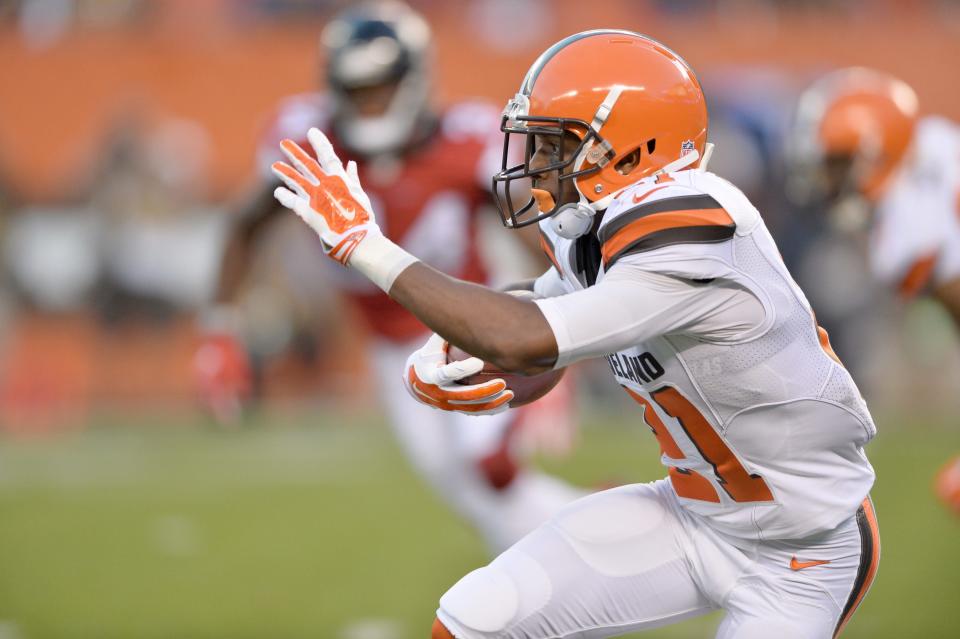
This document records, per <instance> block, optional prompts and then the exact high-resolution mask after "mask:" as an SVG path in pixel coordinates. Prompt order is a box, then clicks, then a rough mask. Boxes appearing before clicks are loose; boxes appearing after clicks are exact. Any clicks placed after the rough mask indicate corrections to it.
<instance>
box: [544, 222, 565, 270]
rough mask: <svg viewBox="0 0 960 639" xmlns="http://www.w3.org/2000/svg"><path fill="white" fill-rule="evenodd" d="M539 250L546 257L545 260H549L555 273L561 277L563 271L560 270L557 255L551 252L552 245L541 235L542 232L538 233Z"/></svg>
mask: <svg viewBox="0 0 960 639" xmlns="http://www.w3.org/2000/svg"><path fill="white" fill-rule="evenodd" d="M540 249H541V250H542V251H543V254H544V255H546V256H547V259H548V260H550V263H551V264H553V268H555V269H557V273H559V274H560V275H561V276H562V275H563V270H562V269H561V268H560V262H559V260H557V255H556V253H554V251H553V244H551V243H550V240H549V239H548V238H547V236H546V235H544V234H543V231H540Z"/></svg>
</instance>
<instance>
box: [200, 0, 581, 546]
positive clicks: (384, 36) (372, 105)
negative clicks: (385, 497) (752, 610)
mask: <svg viewBox="0 0 960 639" xmlns="http://www.w3.org/2000/svg"><path fill="white" fill-rule="evenodd" d="M322 46H323V47H324V49H325V50H326V54H327V67H326V77H327V81H328V85H329V93H328V94H327V95H320V94H314V95H302V96H296V97H293V98H290V99H288V100H287V101H285V102H284V103H283V105H282V107H281V109H280V112H279V114H278V116H277V118H276V120H275V122H274V124H273V126H272V127H271V129H270V130H269V131H268V134H267V136H266V139H265V141H264V143H263V145H262V148H261V152H260V155H261V157H260V159H261V161H263V162H264V164H265V167H266V168H267V171H268V173H269V166H270V163H271V162H272V161H273V160H275V159H278V158H279V157H280V152H279V148H278V143H279V142H280V140H281V139H283V138H284V137H288V136H300V135H302V134H303V132H304V131H305V130H306V129H307V128H308V127H310V126H316V127H320V128H322V129H324V130H325V131H327V132H328V133H329V135H330V138H331V139H332V140H334V143H335V144H336V146H337V149H338V151H339V152H341V153H343V155H344V157H346V158H351V159H352V162H351V165H350V166H351V167H353V168H352V170H354V171H355V172H356V173H357V174H358V175H359V176H361V177H362V179H364V181H365V182H366V183H367V184H369V185H370V190H369V191H368V194H369V197H370V200H371V202H372V203H373V204H372V206H373V207H374V209H375V210H376V211H377V214H378V216H379V219H380V220H381V221H382V223H383V230H384V232H385V233H386V234H387V235H388V236H389V237H390V238H392V239H393V240H394V241H396V242H397V243H398V244H400V245H402V246H404V247H406V248H408V249H409V250H411V251H415V252H417V253H418V254H420V255H423V256H424V259H425V260H426V261H427V262H429V263H430V264H432V265H433V266H435V267H436V268H438V269H440V270H442V271H445V272H449V273H452V274H454V275H456V276H458V277H462V278H464V279H467V280H471V281H484V278H485V276H486V273H485V267H484V265H483V263H482V262H481V258H480V255H479V250H478V240H477V235H476V234H477V228H476V223H477V222H478V214H479V212H480V211H481V207H483V206H484V205H489V204H488V203H489V201H490V190H489V181H488V177H489V172H490V171H489V169H485V167H489V166H490V158H491V155H490V153H491V152H492V153H493V155H492V157H493V161H494V162H498V161H499V151H500V148H499V131H498V129H497V122H498V117H499V116H498V113H497V112H496V110H495V109H492V108H491V107H489V106H488V105H485V104H480V103H461V104H457V105H455V106H453V107H451V108H449V109H447V110H446V111H445V112H443V113H437V112H435V111H434V110H433V109H432V108H431V106H430V104H429V89H430V86H429V85H430V76H429V69H428V53H429V46H430V33H429V29H428V26H427V24H426V23H425V22H424V21H423V20H422V19H421V17H420V16H419V15H417V14H416V13H414V12H413V11H411V10H410V9H409V8H408V7H406V6H405V5H402V4H399V3H394V2H374V3H369V4H364V5H362V6H360V7H354V8H351V9H348V10H347V11H345V12H344V13H342V14H340V15H338V16H337V17H335V18H334V19H333V20H332V21H331V22H330V23H329V24H328V26H327V27H326V28H325V30H324V32H323V34H322ZM491 138H495V139H496V147H495V148H492V149H491V148H490V146H489V143H490V141H491ZM270 178H271V179H270V180H269V181H268V182H267V183H265V184H264V186H263V190H262V193H261V195H260V196H259V197H258V198H256V201H255V202H254V203H253V206H252V207H251V210H250V211H248V212H247V214H246V215H245V216H244V217H243V219H241V220H240V222H239V224H238V225H237V227H236V228H235V230H234V231H233V234H232V237H231V239H230V242H229V244H228V248H227V251H226V254H225V257H224V263H223V270H222V276H221V286H220V291H219V302H220V303H221V305H222V306H221V308H220V309H217V310H216V311H215V312H212V313H211V314H210V316H211V322H210V326H211V328H210V332H209V335H208V338H207V340H206V342H205V344H204V345H203V346H202V348H201V351H200V353H198V357H197V364H198V372H199V373H200V380H201V384H202V387H203V390H204V392H205V395H206V397H207V399H208V402H209V404H210V406H211V408H212V409H213V410H214V411H215V412H217V413H219V414H221V415H222V416H224V417H230V416H231V415H232V414H233V413H235V412H236V411H237V410H238V408H239V406H240V405H241V404H242V403H243V401H245V399H246V398H247V397H248V396H249V394H250V392H251V389H252V386H251V375H250V367H249V363H248V362H249V360H248V358H247V355H246V352H245V350H244V347H243V345H242V344H241V343H240V341H239V340H238V338H237V337H236V333H235V332H234V331H232V330H223V328H227V329H229V327H230V322H229V321H224V320H223V319H222V318H224V316H226V317H227V318H229V316H230V315H233V314H234V313H235V312H234V311H231V310H230V308H231V306H230V304H231V302H233V301H234V300H235V299H236V297H237V293H238V289H239V288H240V283H241V281H242V278H243V275H244V273H245V269H246V266H247V263H248V261H249V259H248V258H249V255H250V252H251V250H252V244H253V242H254V241H255V239H256V238H257V237H258V236H259V235H261V234H262V232H263V230H264V229H265V228H266V226H267V224H269V223H270V222H272V221H274V220H276V219H277V218H278V217H279V216H278V215H277V214H278V213H279V212H280V211H282V210H283V209H282V207H280V206H279V204H278V203H277V202H276V201H275V200H274V199H273V196H272V194H273V190H274V188H275V187H276V186H277V183H276V182H275V181H274V180H273V176H272V175H270ZM486 213H488V214H491V213H492V211H489V209H487V210H486ZM318 251H319V248H318ZM325 275H326V276H327V277H328V279H329V281H330V283H331V284H332V285H333V286H336V287H337V288H339V289H340V290H341V291H342V292H343V293H344V294H345V295H346V296H347V297H348V298H349V299H350V301H352V302H353V303H354V304H355V305H356V306H357V307H358V308H359V310H360V312H361V314H362V315H363V317H364V318H365V319H366V321H367V323H368V324H369V328H370V330H371V332H372V334H373V340H372V342H373V343H372V345H371V347H370V352H369V353H368V355H369V358H370V364H371V370H372V371H373V372H374V374H375V375H376V382H377V387H378V389H379V392H380V394H381V399H382V403H383V405H384V407H385V409H386V411H387V412H388V416H389V419H390V422H391V424H392V426H393V428H394V430H395V432H396V434H397V436H398V438H399V440H400V442H401V444H402V446H403V448H404V450H405V452H406V453H407V455H408V457H409V458H410V460H411V461H412V463H413V464H414V466H415V467H416V468H417V470H418V471H419V472H420V473H421V475H422V476H423V477H424V478H425V479H426V480H427V481H428V483H429V484H430V485H431V486H432V487H433V488H434V489H435V490H436V491H437V492H438V493H440V495H441V496H442V497H443V498H444V499H445V501H446V502H447V503H448V504H449V505H450V506H451V507H452V508H454V509H455V510H456V511H458V512H459V513H460V514H461V515H463V516H464V517H465V518H466V519H467V520H469V521H470V522H471V523H472V524H473V525H474V526H475V527H476V528H478V529H479V530H480V532H481V534H482V535H483V537H484V539H485V541H486V542H487V543H488V545H489V546H490V547H491V548H492V549H494V550H501V549H503V548H505V547H506V546H508V545H509V544H510V543H512V542H513V541H515V540H516V539H518V538H519V537H520V536H522V535H523V534H525V533H527V532H528V531H530V530H531V529H532V528H533V527H534V526H536V525H537V524H539V523H540V522H542V521H543V520H544V519H546V518H547V517H548V516H549V515H551V514H552V513H554V512H555V511H556V510H557V509H558V508H559V507H560V506H561V505H563V504H565V503H567V502H569V501H571V500H572V499H574V498H576V497H578V496H580V494H581V492H580V491H579V490H576V489H573V488H572V487H570V486H568V485H566V484H564V483H562V482H560V481H558V480H555V479H553V478H551V477H548V476H546V475H543V474H541V473H539V472H536V471H534V470H532V469H526V468H522V467H521V465H520V463H519V461H518V460H517V458H516V456H515V455H514V451H513V450H512V446H511V444H512V440H511V435H512V434H513V432H514V431H515V430H516V428H517V427H518V425H519V422H520V421H521V420H522V419H523V418H524V413H525V410H524V409H520V410H517V411H511V412H509V413H506V414H503V415H497V416H490V417H483V418H480V419H471V418H470V417H468V416H466V415H462V414H459V413H449V412H440V411H434V410H432V409H431V408H429V407H427V406H424V405H422V404H418V403H416V402H413V401H412V400H411V399H410V398H409V397H408V396H407V394H406V392H405V391H404V387H403V384H402V380H401V379H400V375H399V371H400V370H401V369H402V367H403V362H404V361H405V359H406V357H407V355H408V354H409V353H410V351H411V350H413V349H414V348H415V347H416V346H419V345H420V344H421V343H422V342H423V340H424V339H425V331H426V329H425V327H424V326H423V325H422V324H421V323H420V322H419V321H418V320H417V319H416V318H415V317H414V316H412V315H411V314H409V313H408V312H407V311H406V310H404V309H403V308H402V307H401V306H400V305H399V304H397V303H396V302H394V301H392V300H390V298H389V297H387V296H386V295H385V294H384V293H383V292H381V291H380V290H379V289H378V288H376V287H375V286H373V285H371V284H370V283H369V282H368V281H367V280H366V279H365V278H363V277H359V276H357V274H355V273H351V272H349V271H346V270H344V269H341V268H339V267H337V266H336V265H333V264H331V269H330V273H327V274H325ZM224 306H225V307H226V309H227V311H226V312H224V311H223V310H222V309H223V307H224Z"/></svg>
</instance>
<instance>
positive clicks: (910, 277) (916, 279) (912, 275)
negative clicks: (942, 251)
mask: <svg viewBox="0 0 960 639" xmlns="http://www.w3.org/2000/svg"><path fill="white" fill-rule="evenodd" d="M938 256H939V255H938V254H937V253H936V252H933V253H930V254H929V255H924V256H923V257H921V258H919V259H918V260H917V261H916V262H914V263H913V265H912V266H910V270H908V271H907V274H906V275H904V277H903V279H902V280H901V281H900V289H899V292H900V296H901V297H903V298H904V299H910V298H912V297H915V296H916V295H917V293H919V292H920V291H922V290H923V287H925V286H926V285H927V283H928V282H929V281H930V277H931V276H932V275H933V267H934V266H936V265H937V257H938Z"/></svg>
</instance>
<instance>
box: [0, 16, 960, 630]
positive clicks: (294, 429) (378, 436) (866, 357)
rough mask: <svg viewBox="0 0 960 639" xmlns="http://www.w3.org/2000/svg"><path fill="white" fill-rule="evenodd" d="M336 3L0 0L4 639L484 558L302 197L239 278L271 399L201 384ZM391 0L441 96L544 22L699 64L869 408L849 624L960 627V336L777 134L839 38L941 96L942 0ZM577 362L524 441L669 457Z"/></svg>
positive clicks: (486, 92)
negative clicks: (422, 37)
mask: <svg viewBox="0 0 960 639" xmlns="http://www.w3.org/2000/svg"><path fill="white" fill-rule="evenodd" d="M344 4H346V3H343V2H332V1H323V0H315V1H306V0H203V1H200V2H188V1H187V0H167V1H164V2H160V1H159V0H152V1H151V0H20V1H4V0H0V260H2V265H3V269H2V271H0V639H27V638H29V639H34V638H43V637H51V638H52V637H103V638H107V637H117V638H120V637H158V638H159V637H185V638H193V637H210V638H216V637H251V638H252V637H332V638H337V639H400V638H407V637H409V638H415V637H424V636H426V633H427V632H428V631H427V628H428V627H429V623H430V621H431V620H432V613H433V609H434V607H435V603H436V600H437V598H438V596H439V595H440V594H441V593H442V592H443V591H444V590H445V588H446V587H448V586H449V585H450V584H452V583H453V581H455V580H456V579H457V578H459V576H461V575H462V574H463V573H465V572H466V571H468V570H469V569H471V568H473V567H476V566H478V565H480V564H481V563H483V562H484V560H485V554H484V551H483V548H482V547H481V545H480V543H479V541H478V539H477V538H476V537H475V535H474V534H473V533H472V532H471V531H470V530H469V529H467V528H466V527H465V526H464V525H462V524H461V523H460V522H458V521H457V520H455V519H454V517H453V516H452V515H451V514H449V512H447V511H446V510H444V509H443V508H441V507H440V505H439V503H438V502H437V501H436V500H435V499H434V498H433V497H431V496H430V495H429V494H428V493H427V492H426V491H425V490H423V489H422V488H421V487H419V486H418V485H417V483H418V480H417V479H416V478H415V476H414V475H413V473H412V471H410V470H409V469H408V468H407V466H406V465H405V464H404V462H403V460H402V457H401V455H400V454H399V451H398V449H397V447H396V445H395V444H394V443H393V441H392V439H391V438H390V437H389V434H388V432H387V429H386V426H385V422H384V419H383V417H382V416H381V415H380V413H379V412H378V411H377V410H376V408H375V407H371V403H370V402H369V400H368V399H367V396H368V393H369V388H370V381H369V376H368V374H367V371H366V370H365V369H364V364H363V360H362V358H361V357H358V356H357V353H358V352H360V351H361V350H362V347H363V344H364V340H365V336H364V331H363V328H362V326H359V325H358V323H357V322H356V321H353V318H354V316H353V315H352V314H351V310H350V308H348V307H346V306H344V305H342V304H338V303H337V300H336V299H334V298H333V296H332V295H331V294H326V295H325V294H324V286H323V282H322V281H321V279H320V278H319V276H318V274H317V271H316V270H314V269H312V268H311V264H314V261H315V260H316V259H317V257H316V252H315V251H314V250H312V247H311V246H310V245H309V242H305V241H304V236H303V234H302V233H297V231H296V229H293V232H292V233H290V232H287V229H281V230H279V231H278V232H277V233H275V234H274V235H273V236H272V237H271V238H269V241H268V242H265V243H264V246H262V247H261V250H260V251H259V255H258V257H257V267H256V271H255V277H254V278H253V282H252V283H251V285H250V286H249V287H248V290H247V293H246V295H245V300H246V301H245V306H246V307H247V308H248V309H249V310H250V311H251V315H252V317H253V320H252V322H253V324H254V329H255V330H253V333H254V339H253V346H254V348H255V350H256V352H257V353H258V354H259V355H260V356H262V359H263V361H264V362H265V369H264V374H263V380H264V394H265V398H266V401H265V402H264V403H263V405H262V406H261V407H259V408H258V410H257V411H256V413H255V414H254V415H252V416H251V418H250V419H249V420H248V422H247V423H245V424H244V425H243V426H242V427H240V428H237V429H223V428H220V427H216V426H214V425H213V423H212V422H210V421H209V420H208V419H207V418H206V416H205V415H204V414H202V413H201V412H200V411H199V410H198V409H197V407H196V397H195V393H194V389H193V385H192V384H193V378H192V375H191V373H190V366H191V358H192V357H193V353H194V350H195V348H196V340H197V335H196V329H195V322H194V319H195V314H196V313H197V312H198V311H199V310H200V309H202V308H203V307H204V306H205V304H207V302H208V300H209V297H210V295H211V291H212V287H213V283H214V279H215V276H216V268H217V260H218V259H219V255H220V251H221V249H222V243H223V240H224V234H225V229H226V228H227V224H228V223H229V217H230V214H231V211H234V210H235V209H236V204H237V202H238V201H239V200H240V199H242V198H243V196H244V195H245V193H246V192H247V191H248V190H249V189H250V188H251V187H252V185H253V183H254V180H255V175H256V158H255V157H254V155H255V148H256V144H257V139H258V136H259V134H260V131H261V130H262V128H263V127H264V125H265V121H266V119H267V118H268V117H269V115H270V113H271V112H272V110H273V109H274V108H275V106H276V104H277V102H278V101H279V100H280V99H281V98H282V97H284V96H286V95H289V94H293V93H302V92H307V91H314V90H317V88H318V87H319V86H321V73H320V69H321V65H320V62H321V61H320V59H319V58H318V46H317V36H318V33H319V30H320V29H321V28H322V26H323V24H324V22H325V19H326V17H327V16H329V15H330V14H331V13H332V12H334V11H336V10H338V9H340V8H342V7H343V6H344ZM411 4H412V5H413V6H414V7H415V8H416V9H418V10H420V11H422V12H423V13H424V14H425V15H426V17H427V18H428V20H429V21H430V23H431V25H432V27H433V29H434V33H435V36H436V54H435V64H436V70H437V87H436V89H437V96H438V99H439V101H440V102H441V103H443V102H446V101H451V100H456V99H461V98H466V97H482V98H488V99H490V100H492V101H494V102H496V103H497V104H500V103H502V102H503V101H504V100H505V99H506V97H507V96H510V95H512V94H513V93H514V92H515V90H516V86H517V85H518V83H519V80H520V78H521V77H522V74H523V72H524V71H525V70H526V68H527V66H528V65H529V64H530V62H531V61H532V60H533V59H534V57H535V56H536V55H537V54H538V53H539V52H540V51H541V50H542V49H543V48H545V47H546V46H548V45H549V44H551V43H552V42H553V41H554V40H556V39H558V38H559V37H561V36H563V35H566V34H568V33H571V32H574V31H579V30H582V29H586V28H593V27H601V26H603V27H609V26H615V27H622V28H628V29H634V30H637V31H641V32H644V33H648V34H650V35H652V36H654V37H656V38H658V39H660V40H662V41H663V42H665V43H666V44H668V45H669V46H671V47H673V48H675V49H677V50H678V51H679V52H681V54H682V55H684V56H685V57H686V58H687V60H688V61H689V62H690V63H691V64H692V65H693V67H694V68H695V69H697V70H698V73H699V75H700V78H701V80H702V81H703V82H704V84H705V86H706V89H707V94H708V98H709V99H710V100H711V139H712V141H713V142H715V143H716V144H717V147H718V148H717V152H716V154H715V156H714V164H712V168H713V169H714V170H715V171H717V172H718V173H720V174H721V175H725V176H726V177H728V178H729V179H731V180H732V181H733V182H734V183H736V184H737V185H738V186H740V187H741V188H742V189H743V190H745V191H746V192H747V193H748V194H749V195H750V196H751V198H752V199H754V201H755V202H757V203H758V206H759V207H760V209H761V211H762V212H763V213H764V216H765V218H766V219H767V223H768V225H769V226H770V227H771V229H772V230H773V231H774V234H775V235H776V236H777V239H778V242H779V243H780V246H781V248H782V250H783V253H784V256H785V259H786V260H787V261H788V263H789V265H790V266H791V268H792V270H793V272H794V273H795V275H796V276H797V278H798V279H799V280H800V281H801V284H802V285H803V286H804V289H805V290H806V291H807V293H808V295H809V296H810V298H811V301H812V303H813V305H814V308H815V309H816V310H817V314H818V318H819V319H820V322H821V323H822V324H824V325H825V326H827V328H828V329H829V330H830V332H831V336H832V337H833V341H834V345H835V347H836V350H837V351H838V353H839V354H840V356H841V357H842V358H843V359H844V360H845V362H846V363H847V365H848V367H850V368H853V369H854V370H855V375H856V376H857V378H858V381H859V383H860V385H861V389H862V390H863V391H864V393H865V395H866V396H867V399H868V401H869V402H870V404H871V406H872V407H873V410H874V413H875V416H876V417H877V422H878V426H879V428H880V436H879V437H878V439H877V440H876V441H875V442H874V443H873V444H872V445H871V447H870V450H869V451H868V453H869V454H870V456H871V459H872V460H873V461H874V464H875V466H876V468H877V471H878V475H879V481H878V484H877V487H876V489H875V493H874V498H875V501H876V504H877V509H878V513H879V516H880V519H881V525H882V534H883V552H884V559H883V562H882V564H881V568H880V574H879V578H878V581H877V583H876V585H875V586H874V589H873V592H872V594H871V596H870V597H868V598H867V600H866V603H865V604H864V605H863V606H862V607H861V609H860V611H859V612H858V613H857V616H856V617H855V618H854V621H853V623H852V624H851V625H850V626H849V628H848V630H847V631H846V636H849V637H914V636H927V637H958V636H960V606H958V605H957V604H958V602H960V559H958V558H960V520H958V519H957V518H955V517H953V516H951V515H950V514H949V513H947V512H946V510H944V509H943V508H941V507H940V506H939V505H938V504H937V503H936V502H935V500H934V497H933V495H932V493H931V490H930V483H931V481H932V477H933V474H934V473H935V471H936V469H937V467H938V466H939V465H940V464H942V463H943V462H944V461H945V460H946V458H947V456H948V455H949V454H950V453H951V452H953V451H956V450H960V420H958V414H960V391H958V389H960V344H958V341H957V338H956V335H955V331H954V329H953V327H952V326H951V325H950V322H949V320H948V319H947V318H946V316H945V315H944V313H943V312H942V311H941V310H940V309H939V308H938V307H936V306H935V305H933V304H932V303H929V302H924V301H919V302H916V303H913V304H911V305H909V306H906V307H902V306H900V305H898V304H896V303H895V302H894V301H893V300H891V299H888V298H887V297H886V293H884V292H883V291H882V290H879V289H877V288H876V287H875V286H874V285H873V284H871V283H870V280H869V277H868V274H867V273H866V272H865V270H864V267H863V266H862V260H861V259H860V257H859V247H858V246H856V245H855V244H854V243H852V242H851V241H850V240H848V239H845V238H843V237H839V236H835V235H833V234H831V233H830V232H829V231H828V230H827V229H825V228H824V227H823V226H822V225H821V224H820V223H819V222H818V220H816V219H813V218H810V217H808V216H803V215H801V214H799V213H798V212H797V211H793V210H791V209H790V207H789V205H788V204H787V202H786V201H785V199H784V197H783V196H782V192H783V177H784V176H783V169H782V161H781V151H782V148H783V147H782V145H783V140H784V134H785V130H786V127H787V125H788V124H789V119H790V115H791V110H792V103H793V100H794V99H795V98H796V96H797V93H798V91H799V90H801V89H802V88H803V86H804V85H805V84H806V83H807V82H808V81H809V80H810V79H812V78H813V77H815V76H816V75H817V74H819V73H821V72H823V71H825V70H828V69H831V68H834V67H837V66H844V65H851V64H861V65H869V66H872V67H876V68H879V69H882V70H884V71H889V72H891V73H894V74H896V75H898V76H900V77H901V78H903V79H904V80H906V81H908V82H909V83H910V84H912V85H913V86H914V88H915V89H916V90H917V92H918V94H919V96H920V99H921V106H922V111H923V112H924V113H939V114H942V115H946V116H949V117H951V118H953V119H955V120H956V119H960V92H958V89H957V82H956V72H955V69H953V68H952V64H954V63H955V62H956V61H957V60H960V2H956V1H955V0H915V1H907V0H874V1H870V0H834V1H831V0H784V1H782V2H774V1H765V0H674V1H670V0H659V1H649V2H640V1H633V2H631V1H627V0H623V1H615V0H603V1H600V2H592V3H587V2H577V1H569V0H554V1H550V0H476V1H472V2H465V1H454V0H446V1H441V0H420V1H413V2H412V3H411ZM492 224H493V225H496V224H498V222H493V223H492ZM304 291H310V292H311V295H310V299H311V300H312V301H311V302H310V303H309V304H306V303H304V302H303V299H304V297H305V296H304V295H303V292H304ZM304 318H308V321H304ZM583 377H584V376H581V379H582V378H583ZM579 391H580V394H581V395H582V397H581V402H580V413H581V419H580V421H581V423H582V430H581V433H580V435H579V439H580V445H579V447H578V448H577V449H576V450H575V452H574V453H572V454H571V455H570V456H568V457H566V458H563V459H544V460H542V463H543V464H545V465H546V466H547V467H548V468H550V469H551V470H552V471H553V472H556V473H557V474H559V475H561V476H564V477H568V478H570V479H573V480H576V481H578V482H580V483H583V484H585V485H600V484H601V483H603V482H609V481H628V480H629V481H633V480H647V479H653V478H656V477H659V476H661V475H662V473H661V471H660V470H659V467H658V464H657V453H656V452H655V450H656V445H655V442H654V440H653V438H652V437H650V436H649V434H648V433H647V429H646V428H643V427H639V426H638V425H637V424H636V423H634V422H633V421H632V420H631V419H629V418H625V417H623V415H629V413H623V412H621V411H620V410H619V409H620V407H621V405H622V402H624V400H625V399H627V398H621V397H620V393H619V392H618V389H617V388H616V385H615V384H614V383H613V382H612V380H611V381H610V382H609V383H602V382H596V383H594V382H591V383H590V384H584V385H583V386H582V387H581V388H580V389H579ZM715 624H716V618H708V619H705V620H700V621H695V622H691V623H687V624H684V625H680V626H676V627H673V628H670V629H666V630H664V631H661V632H658V633H652V634H650V635H645V636H654V637H694V636H712V635H711V628H712V627H713V626H714V625H715Z"/></svg>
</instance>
